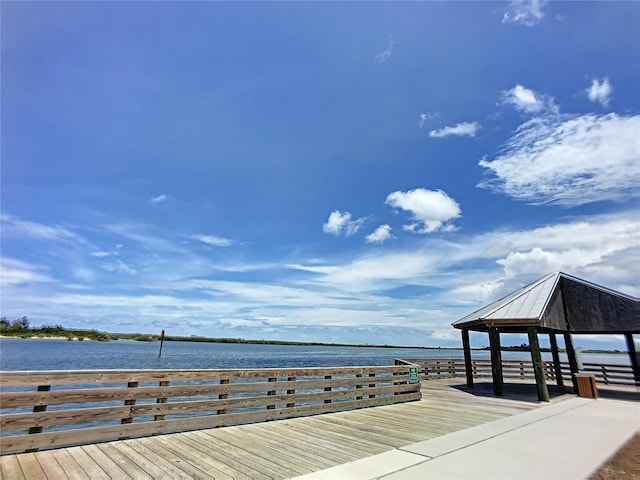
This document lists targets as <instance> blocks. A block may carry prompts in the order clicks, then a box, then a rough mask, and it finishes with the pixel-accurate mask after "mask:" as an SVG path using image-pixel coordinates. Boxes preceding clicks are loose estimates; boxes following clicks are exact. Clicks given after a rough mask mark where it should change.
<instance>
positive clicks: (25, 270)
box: [0, 258, 52, 295]
mask: <svg viewBox="0 0 640 480" xmlns="http://www.w3.org/2000/svg"><path fill="white" fill-rule="evenodd" d="M40 270H41V268H39V267H37V266H34V265H30V264H28V263H25V262H23V261H20V260H16V259H13V258H0V285H2V288H3V290H4V289H5V288H7V287H9V286H13V285H22V284H28V283H34V282H50V281H52V279H51V277H49V275H46V274H44V273H41V272H40ZM6 293H7V292H6V291H5V295H6Z"/></svg>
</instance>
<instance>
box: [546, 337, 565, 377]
mask: <svg viewBox="0 0 640 480" xmlns="http://www.w3.org/2000/svg"><path fill="white" fill-rule="evenodd" d="M549 343H550V344H551V355H553V370H554V371H555V373H556V384H557V385H558V386H559V387H564V379H563V378H562V364H561V363H560V354H559V353H558V340H557V339H556V334H555V333H553V332H552V333H550V334H549Z"/></svg>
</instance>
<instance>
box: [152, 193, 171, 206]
mask: <svg viewBox="0 0 640 480" xmlns="http://www.w3.org/2000/svg"><path fill="white" fill-rule="evenodd" d="M170 197H171V195H166V194H164V193H163V194H162V195H158V196H157V197H151V198H150V199H149V203H151V204H152V205H157V204H158V203H162V202H166V201H167V200H169V198H170Z"/></svg>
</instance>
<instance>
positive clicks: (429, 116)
mask: <svg viewBox="0 0 640 480" xmlns="http://www.w3.org/2000/svg"><path fill="white" fill-rule="evenodd" d="M439 116H440V114H439V113H438V112H433V113H421V114H420V119H419V120H418V128H422V126H423V125H424V122H425V121H426V120H433V119H434V118H438V117H439Z"/></svg>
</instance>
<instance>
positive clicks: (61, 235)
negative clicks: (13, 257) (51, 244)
mask: <svg viewBox="0 0 640 480" xmlns="http://www.w3.org/2000/svg"><path fill="white" fill-rule="evenodd" d="M0 221H1V224H2V229H1V231H2V235H3V236H11V237H14V238H22V239H32V240H49V241H56V242H77V243H86V242H85V240H84V239H83V238H82V237H81V236H80V235H78V234H76V233H74V232H72V231H71V230H69V229H68V228H65V227H61V226H58V225H53V226H52V225H44V224H42V223H36V222H31V221H28V220H21V219H19V218H16V217H13V216H11V215H8V214H6V213H3V214H0Z"/></svg>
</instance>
